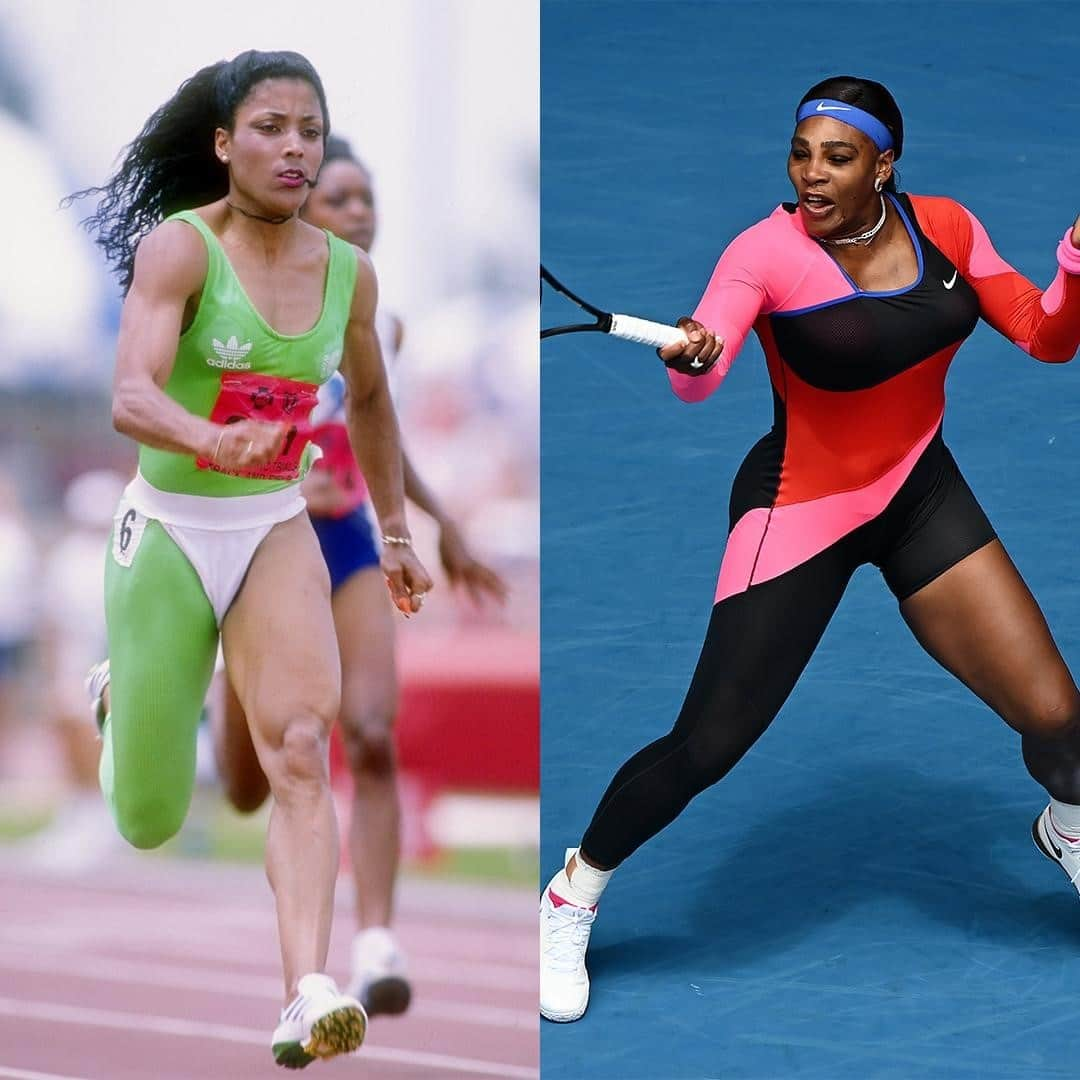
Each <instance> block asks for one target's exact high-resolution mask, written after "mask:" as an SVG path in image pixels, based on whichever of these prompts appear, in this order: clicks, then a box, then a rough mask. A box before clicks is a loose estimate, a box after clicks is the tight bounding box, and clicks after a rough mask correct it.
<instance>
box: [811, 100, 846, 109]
mask: <svg viewBox="0 0 1080 1080" xmlns="http://www.w3.org/2000/svg"><path fill="white" fill-rule="evenodd" d="M814 112H851V110H850V109H849V108H848V107H847V106H846V105H826V104H825V102H824V101H819V102H818V103H817V108H816V109H815V110H814Z"/></svg>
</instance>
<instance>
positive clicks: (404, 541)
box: [382, 533, 412, 547]
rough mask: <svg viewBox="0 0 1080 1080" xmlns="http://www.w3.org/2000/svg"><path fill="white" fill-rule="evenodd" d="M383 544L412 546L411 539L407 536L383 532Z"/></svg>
mask: <svg viewBox="0 0 1080 1080" xmlns="http://www.w3.org/2000/svg"><path fill="white" fill-rule="evenodd" d="M382 542H383V543H384V544H397V545H398V546H400V547H412V539H411V538H410V537H408V536H387V535H386V534H385V533H383V537H382Z"/></svg>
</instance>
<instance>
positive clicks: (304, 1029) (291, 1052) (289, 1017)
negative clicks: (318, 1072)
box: [270, 974, 367, 1069]
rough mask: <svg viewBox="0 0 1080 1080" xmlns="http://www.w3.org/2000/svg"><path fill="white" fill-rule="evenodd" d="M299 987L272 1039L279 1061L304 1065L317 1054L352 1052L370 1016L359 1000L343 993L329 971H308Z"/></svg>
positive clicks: (290, 1066)
mask: <svg viewBox="0 0 1080 1080" xmlns="http://www.w3.org/2000/svg"><path fill="white" fill-rule="evenodd" d="M296 989H297V991H298V993H297V995H296V997H294V998H293V999H292V1001H290V1002H289V1004H288V1005H286V1006H285V1008H284V1009H282V1010H281V1022H280V1023H279V1024H278V1026H277V1028H276V1029H275V1031H274V1036H273V1038H272V1039H271V1040H270V1049H271V1050H272V1051H273V1053H274V1060H275V1061H276V1062H277V1063H278V1064H279V1065H283V1066H284V1067H285V1068H286V1069H302V1068H304V1067H305V1066H306V1065H310V1064H311V1063H312V1062H313V1061H315V1059H316V1058H332V1057H337V1056H338V1054H351V1053H352V1052H353V1051H354V1050H356V1049H357V1048H358V1047H359V1046H360V1044H361V1043H362V1042H363V1041H364V1035H365V1033H366V1032H367V1016H366V1014H365V1013H364V1007H363V1006H362V1005H361V1004H360V1002H359V1001H357V1000H356V999H355V998H351V997H349V996H348V995H346V994H343V993H342V992H341V991H340V990H339V989H338V988H337V984H336V983H335V982H334V980H333V979H331V978H330V976H329V975H320V974H314V975H305V976H304V977H303V978H302V979H301V980H300V981H299V982H298V983H297V984H296Z"/></svg>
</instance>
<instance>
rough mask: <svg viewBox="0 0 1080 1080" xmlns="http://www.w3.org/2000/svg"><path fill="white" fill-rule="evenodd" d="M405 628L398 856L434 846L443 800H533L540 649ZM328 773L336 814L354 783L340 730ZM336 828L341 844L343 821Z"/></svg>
mask: <svg viewBox="0 0 1080 1080" xmlns="http://www.w3.org/2000/svg"><path fill="white" fill-rule="evenodd" d="M410 629H411V628H410V627H405V628H402V629H401V630H399V635H398V643H399V648H398V661H399V677H400V680H401V708H400V711H399V713H398V719H397V748H398V763H399V769H400V773H401V792H402V803H403V810H404V817H405V830H404V847H405V853H406V855H410V856H429V855H432V854H434V853H435V846H434V844H433V843H432V841H431V838H430V836H429V835H428V833H427V830H426V828H425V827H424V817H425V815H426V813H427V812H428V810H429V809H430V806H431V803H432V801H433V800H434V798H435V797H436V796H437V795H438V794H439V792H441V791H445V790H447V789H457V790H469V791H485V792H499V793H507V792H514V793H535V792H539V790H540V647H539V641H538V639H537V638H536V637H535V636H533V635H523V634H511V633H506V632H504V631H499V630H494V629H491V628H486V629H477V630H462V629H447V630H440V631H438V632H430V633H423V632H419V628H418V632H417V633H415V634H412V633H410V632H409V631H410ZM330 765H331V776H332V779H333V785H334V792H335V796H336V798H337V801H338V808H339V811H341V810H344V809H345V808H347V806H348V804H349V801H350V799H351V797H352V779H351V777H350V776H349V770H348V767H347V764H346V762H345V753H344V749H343V747H342V743H341V735H340V732H339V731H338V729H337V728H335V729H334V736H333V739H332V741H331V758H330ZM342 821H343V828H342V837H343V840H344V838H345V834H346V829H345V828H344V822H345V821H347V813H346V814H343V815H342Z"/></svg>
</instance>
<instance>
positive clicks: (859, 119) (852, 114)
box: [795, 98, 893, 152]
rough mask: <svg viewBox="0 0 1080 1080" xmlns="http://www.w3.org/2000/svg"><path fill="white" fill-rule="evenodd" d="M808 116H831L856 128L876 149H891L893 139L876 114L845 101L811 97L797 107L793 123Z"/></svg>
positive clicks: (799, 121)
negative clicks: (872, 114)
mask: <svg viewBox="0 0 1080 1080" xmlns="http://www.w3.org/2000/svg"><path fill="white" fill-rule="evenodd" d="M808 116H831V117H832V118H833V119H834V120H839V121H840V122H841V123H844V124H850V125H851V126H852V127H853V128H858V129H859V130H860V131H861V132H862V133H863V134H864V135H866V136H867V137H868V138H869V139H870V141H871V142H873V144H874V145H875V146H876V147H877V148H878V150H881V151H883V152H884V151H885V150H891V149H892V144H893V141H892V136H891V135H890V134H889V129H888V128H887V127H886V126H885V125H884V124H883V123H882V122H881V121H880V120H879V119H878V118H877V117H876V116H871V115H870V114H869V113H868V112H866V111H865V110H863V109H857V108H856V107H855V106H854V105H849V104H848V103H847V102H846V101H835V100H833V99H832V98H813V99H812V100H810V101H808V102H806V104H804V105H801V106H800V107H799V111H798V112H797V113H796V114H795V123H797V124H799V123H801V122H802V121H803V120H805V119H806V118H807V117H808Z"/></svg>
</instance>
